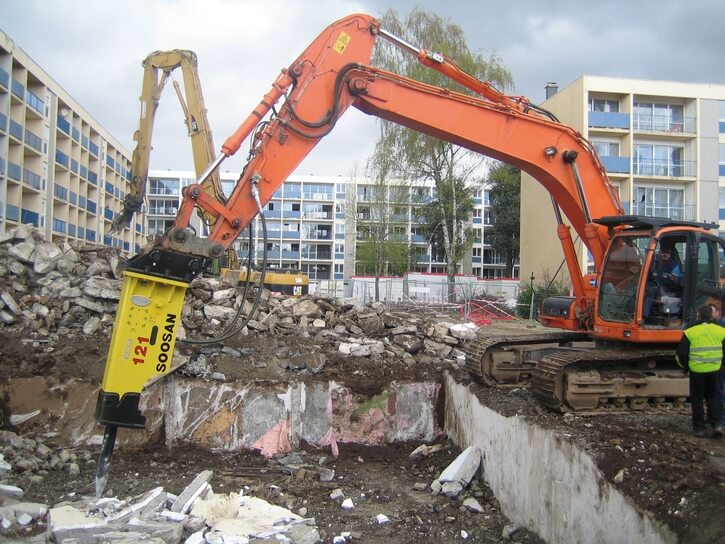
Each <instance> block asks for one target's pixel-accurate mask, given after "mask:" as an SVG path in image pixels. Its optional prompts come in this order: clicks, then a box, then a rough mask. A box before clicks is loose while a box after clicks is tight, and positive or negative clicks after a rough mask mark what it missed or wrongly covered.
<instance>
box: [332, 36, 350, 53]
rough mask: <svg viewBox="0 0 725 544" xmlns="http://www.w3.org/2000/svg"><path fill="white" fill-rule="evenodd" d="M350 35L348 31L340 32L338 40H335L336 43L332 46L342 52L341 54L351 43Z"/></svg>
mask: <svg viewBox="0 0 725 544" xmlns="http://www.w3.org/2000/svg"><path fill="white" fill-rule="evenodd" d="M350 39H351V38H350V35H349V34H348V33H346V32H340V35H339V36H338V37H337V41H336V42H335V45H333V46H332V48H333V49H334V50H335V51H337V52H338V53H340V54H341V55H342V54H343V53H344V52H345V48H346V47H347V46H348V44H349V43H350Z"/></svg>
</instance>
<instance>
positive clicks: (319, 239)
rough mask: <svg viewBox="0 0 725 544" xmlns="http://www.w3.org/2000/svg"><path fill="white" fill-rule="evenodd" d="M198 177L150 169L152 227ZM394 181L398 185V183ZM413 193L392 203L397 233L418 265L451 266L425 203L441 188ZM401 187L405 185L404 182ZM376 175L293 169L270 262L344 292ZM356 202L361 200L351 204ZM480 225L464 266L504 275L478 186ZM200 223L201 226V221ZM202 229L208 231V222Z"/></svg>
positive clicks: (271, 239)
mask: <svg viewBox="0 0 725 544" xmlns="http://www.w3.org/2000/svg"><path fill="white" fill-rule="evenodd" d="M237 177H238V175H237V174H234V173H231V172H222V173H221V179H222V184H223V186H224V190H225V193H226V194H227V195H229V194H231V191H232V189H233V187H234V184H235V182H236V180H237ZM194 181H195V179H194V174H193V172H191V171H172V170H152V171H150V173H149V184H148V191H147V194H148V197H147V198H148V209H147V212H146V219H147V231H148V234H149V235H156V234H163V233H164V232H165V231H166V230H167V229H168V228H169V227H170V226H171V225H172V224H173V222H174V218H175V216H176V212H177V210H178V207H179V204H180V201H181V190H182V189H183V187H185V186H187V185H189V184H190V183H193V182H194ZM395 186H396V184H395V183H392V184H391V187H393V188H395ZM404 190H405V191H406V193H408V195H409V196H408V198H407V199H406V200H405V201H404V202H402V201H400V202H391V203H390V217H391V229H392V233H391V236H392V237H394V238H395V239H396V240H399V241H403V242H407V243H408V244H409V245H410V247H411V253H412V254H413V262H412V264H411V271H413V272H420V273H431V274H436V273H439V274H444V273H445V272H446V263H445V258H444V255H443V253H442V251H439V250H437V249H436V248H435V247H433V246H432V245H431V244H430V242H429V240H428V238H427V237H426V234H425V229H424V226H423V225H422V224H421V222H420V207H421V206H423V205H425V204H426V203H427V202H429V201H430V199H431V198H433V197H434V196H435V187H433V185H432V184H416V185H415V186H413V187H407V186H404ZM396 192H397V193H398V194H399V193H400V191H399V190H396ZM372 193H373V186H372V183H371V182H370V181H367V180H362V181H361V180H356V179H351V178H346V177H341V176H337V177H335V176H327V177H326V176H297V175H293V176H291V177H290V178H289V179H288V180H287V181H285V183H284V184H283V185H282V186H281V187H280V188H279V189H277V191H276V192H275V193H274V196H273V197H272V199H271V200H270V201H269V202H268V203H267V205H266V206H265V208H264V211H265V217H266V220H267V260H268V263H267V264H268V266H270V267H274V268H286V269H294V270H300V271H302V272H304V273H305V274H307V275H308V276H309V278H310V280H311V281H312V282H315V283H317V285H318V286H320V287H321V290H322V291H325V290H327V289H329V290H330V291H332V292H340V290H341V289H342V286H343V284H344V282H345V281H346V280H347V279H349V278H350V277H352V276H354V275H356V273H358V272H359V267H358V265H359V263H358V262H357V260H356V248H357V243H358V242H359V236H358V228H357V227H358V225H362V224H364V222H365V221H366V218H367V219H369V218H370V209H369V208H370V206H371V195H372ZM350 207H354V210H351V209H350ZM471 226H472V228H473V229H474V233H475V242H474V245H473V247H472V249H471V251H470V253H469V256H468V257H467V258H466V259H465V260H464V262H463V263H461V264H460V267H459V269H458V272H462V273H466V274H471V273H473V275H475V276H477V277H481V278H501V277H503V276H504V265H503V264H502V263H501V262H498V260H497V259H496V257H495V255H494V253H493V251H492V250H491V249H490V246H489V245H487V244H486V243H485V242H486V234H485V233H486V227H490V212H489V203H488V192H487V191H486V190H485V189H478V190H477V191H476V192H475V195H474V214H473V218H472V225H471ZM197 228H198V227H197ZM252 229H253V233H252V234H253V247H254V253H253V257H254V258H256V260H257V264H260V263H261V257H262V250H263V236H262V229H261V225H260V223H259V221H255V222H254V225H253V227H252ZM199 232H203V230H200V231H199ZM248 240H249V238H248V231H245V232H243V233H242V234H241V235H240V236H239V238H238V239H237V241H236V247H237V250H238V254H239V256H240V258H246V257H247V255H248V252H249V242H248Z"/></svg>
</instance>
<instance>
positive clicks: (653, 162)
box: [632, 159, 697, 178]
mask: <svg viewBox="0 0 725 544" xmlns="http://www.w3.org/2000/svg"><path fill="white" fill-rule="evenodd" d="M696 169H697V163H696V162H695V161H670V160H667V159H635V160H634V162H633V163H632V173H633V174H634V175H635V176H659V177H668V178H683V177H685V178H694V177H695V171H696Z"/></svg>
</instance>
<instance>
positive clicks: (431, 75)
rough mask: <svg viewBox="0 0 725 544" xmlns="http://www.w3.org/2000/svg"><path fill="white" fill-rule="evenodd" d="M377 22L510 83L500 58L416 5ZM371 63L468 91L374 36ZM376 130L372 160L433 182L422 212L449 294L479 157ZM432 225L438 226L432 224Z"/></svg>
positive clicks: (396, 130)
mask: <svg viewBox="0 0 725 544" xmlns="http://www.w3.org/2000/svg"><path fill="white" fill-rule="evenodd" d="M381 24H382V26H383V27H384V28H385V29H386V30H388V31H390V32H392V33H393V34H395V35H397V36H398V37H400V38H402V39H404V40H406V41H407V42H408V43H412V44H415V45H416V46H418V47H423V48H426V49H429V50H432V51H436V52H439V53H443V54H444V55H446V56H448V57H450V58H452V59H455V61H456V63H457V64H458V65H459V66H460V67H461V68H462V69H463V70H465V71H466V72H468V73H469V74H472V75H474V76H475V77H477V78H478V79H481V80H484V81H490V82H492V83H493V84H494V85H498V86H499V87H502V88H509V87H511V84H512V80H511V74H510V73H509V71H508V70H507V69H506V67H505V66H503V64H502V63H501V61H500V59H499V58H498V57H497V56H495V55H491V56H489V57H485V56H484V55H483V54H481V53H479V52H476V51H471V50H470V49H469V47H468V45H467V44H466V40H465V37H464V34H463V30H462V29H461V27H459V26H458V25H456V24H453V23H451V22H450V21H449V20H447V19H442V18H441V17H439V16H437V15H434V14H432V13H428V12H426V11H424V10H420V9H415V10H413V11H412V12H411V13H410V15H409V16H408V17H407V18H405V19H400V18H399V17H398V14H397V13H396V12H395V11H394V10H388V11H387V12H386V13H385V14H384V15H383V17H382V18H381ZM373 63H374V64H375V65H376V66H379V67H381V68H383V69H386V70H389V71H392V72H395V73H397V74H401V75H404V76H406V77H410V78H412V79H416V80H418V81H422V82H424V83H428V84H432V85H436V86H439V87H447V88H450V89H452V90H454V91H457V92H462V93H467V94H472V93H471V91H469V90H468V89H466V88H464V87H462V86H461V85H458V84H456V83H454V82H452V81H451V80H450V79H448V78H446V77H445V76H444V75H442V74H440V73H439V72H437V71H435V70H431V69H430V68H426V67H425V66H423V65H421V64H420V63H419V62H418V61H417V59H416V58H415V57H414V56H413V55H410V54H408V53H405V52H402V51H401V50H400V49H399V48H397V47H395V46H393V45H392V44H388V43H387V42H386V41H385V40H379V41H378V44H377V45H376V48H375V52H374V55H373ZM380 126H381V133H380V137H379V139H378V141H377V143H376V148H375V152H374V160H375V161H377V163H378V164H379V165H383V166H384V168H385V171H387V172H393V173H394V174H395V176H396V177H401V178H405V179H408V180H421V181H422V180H432V181H433V182H434V183H435V187H436V193H437V194H436V198H435V199H434V200H433V202H432V203H431V204H430V205H429V206H427V207H428V208H436V209H437V211H436V212H433V211H430V212H426V213H425V215H426V216H427V219H428V220H429V221H435V223H428V224H429V226H430V230H431V232H432V233H433V236H436V235H440V237H441V238H440V243H441V247H442V248H443V251H444V253H445V256H446V264H447V273H448V293H449V296H452V295H453V292H454V287H455V283H454V282H455V280H454V275H455V273H456V267H457V265H458V262H459V261H460V260H461V258H462V257H463V254H464V253H465V252H466V250H467V249H468V247H470V244H471V237H470V236H469V235H468V234H467V233H466V229H467V227H466V225H467V224H468V222H469V220H470V216H471V213H472V209H473V207H472V205H470V206H469V205H468V199H470V193H469V192H467V191H465V190H464V188H465V187H466V186H467V185H469V184H470V183H469V182H471V181H472V180H473V178H474V176H475V174H476V172H477V171H479V170H480V167H481V166H482V163H483V161H484V157H482V156H481V155H478V154H476V153H473V152H470V151H468V150H466V149H464V148H461V147H458V146H456V145H453V144H451V143H449V142H444V141H442V140H438V139H436V138H433V137H431V136H427V135H424V134H422V133H419V132H416V131H413V130H410V129H406V128H404V127H402V126H400V125H396V124H394V123H392V122H389V121H383V120H381V121H380ZM436 227H437V228H436Z"/></svg>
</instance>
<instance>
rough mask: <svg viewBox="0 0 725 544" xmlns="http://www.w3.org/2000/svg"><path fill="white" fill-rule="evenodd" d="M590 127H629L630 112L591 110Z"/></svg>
mask: <svg viewBox="0 0 725 544" xmlns="http://www.w3.org/2000/svg"><path fill="white" fill-rule="evenodd" d="M589 128H614V129H624V130H628V129H629V114H628V113H619V112H609V111H590V112H589Z"/></svg>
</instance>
